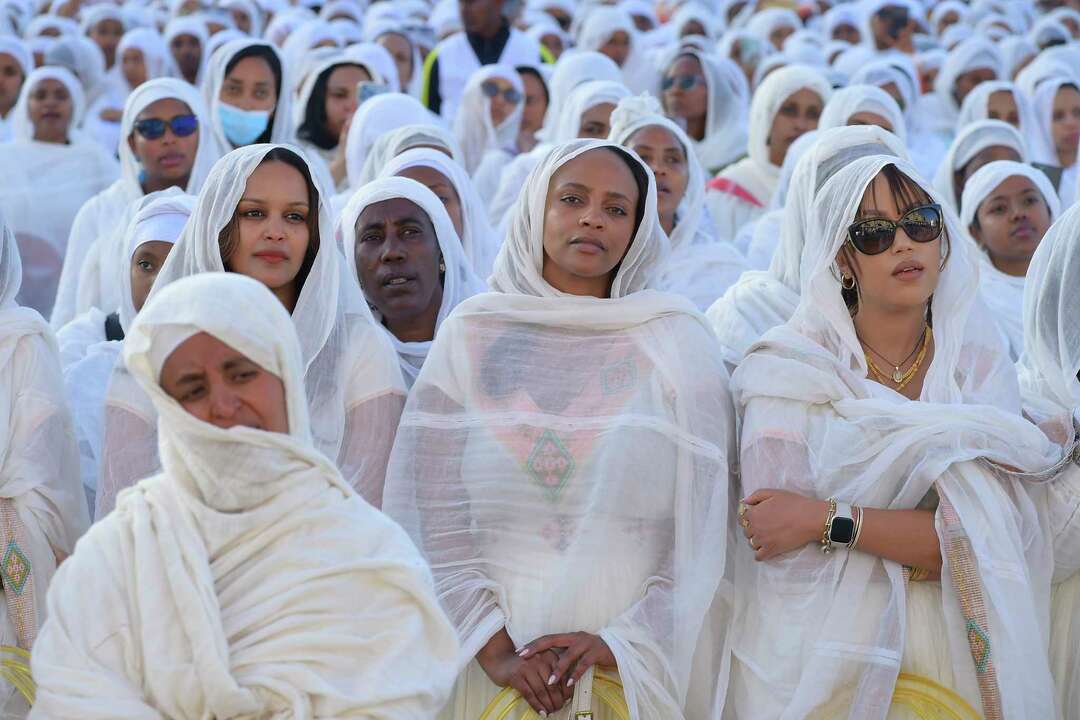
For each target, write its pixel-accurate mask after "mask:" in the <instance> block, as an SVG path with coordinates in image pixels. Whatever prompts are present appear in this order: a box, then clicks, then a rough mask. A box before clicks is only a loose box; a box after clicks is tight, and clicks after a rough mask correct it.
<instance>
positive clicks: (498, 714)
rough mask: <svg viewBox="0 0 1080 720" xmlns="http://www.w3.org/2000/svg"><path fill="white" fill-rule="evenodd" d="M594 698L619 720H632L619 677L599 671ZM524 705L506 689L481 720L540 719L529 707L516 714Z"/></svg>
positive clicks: (594, 688)
mask: <svg viewBox="0 0 1080 720" xmlns="http://www.w3.org/2000/svg"><path fill="white" fill-rule="evenodd" d="M593 697H594V698H596V699H597V700H598V701H599V703H600V704H602V705H604V706H605V707H607V708H608V709H609V710H611V711H612V712H613V713H614V714H615V717H617V718H619V720H630V709H629V708H628V707H627V705H626V698H624V697H623V693H622V683H621V682H619V679H618V676H617V675H609V674H607V673H604V672H600V671H597V673H596V677H595V678H594V679H593ZM523 704H524V700H523V698H522V697H521V693H519V692H518V691H517V690H514V689H513V688H510V687H508V688H505V689H504V690H503V691H502V692H500V693H499V694H498V695H496V696H495V699H494V700H492V701H491V704H490V705H488V707H487V709H486V710H484V712H483V714H482V715H480V720H537V718H539V717H540V716H539V715H538V714H537V712H536V711H535V710H533V709H531V708H529V707H528V706H527V705H526V707H525V711H524V713H522V714H520V715H518V714H516V713H517V712H520V708H519V706H520V705H523ZM595 704H596V703H595V702H594V705H595Z"/></svg>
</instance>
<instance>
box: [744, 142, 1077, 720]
mask: <svg viewBox="0 0 1080 720" xmlns="http://www.w3.org/2000/svg"><path fill="white" fill-rule="evenodd" d="M916 178H917V175H916V174H915V170H914V168H913V166H911V165H910V164H909V163H906V162H904V161H902V160H898V159H897V158H895V157H891V156H870V157H865V158H860V159H858V160H855V161H854V162H852V163H850V164H849V165H847V167H845V168H844V169H842V170H840V171H839V172H838V173H837V174H835V175H834V176H833V177H832V178H831V179H829V180H828V181H826V183H825V185H824V186H823V187H822V189H821V190H820V192H819V193H818V195H817V197H816V198H815V200H814V203H813V216H812V223H813V224H812V225H811V227H810V228H809V233H811V234H808V238H810V237H813V238H814V240H815V241H816V242H813V243H810V242H809V241H808V243H807V246H806V248H805V250H804V253H803V262H802V267H803V270H804V274H803V277H802V297H801V300H800V303H799V306H798V308H797V309H796V311H795V315H794V316H793V317H792V319H791V320H790V321H789V322H788V323H787V324H786V325H783V326H781V327H778V328H776V329H775V330H773V331H772V332H770V333H768V334H767V335H766V336H765V337H764V338H763V339H762V340H761V341H760V342H758V343H757V344H755V345H754V346H753V347H752V348H751V350H750V352H749V354H748V355H747V356H746V358H745V359H744V360H743V362H742V363H741V364H740V365H739V367H738V369H737V370H736V371H735V374H734V375H733V377H732V391H733V395H734V398H735V403H736V412H737V413H738V415H739V417H740V419H741V424H740V426H741V428H742V431H741V438H740V448H741V456H740V457H741V461H740V466H741V470H742V472H741V477H742V482H743V488H742V491H743V492H744V493H745V494H746V497H745V500H744V501H743V502H744V504H743V505H742V506H741V507H740V510H739V515H740V524H741V525H742V526H743V532H744V534H745V535H746V537H747V543H748V545H749V548H744V549H743V552H741V553H738V555H737V560H736V563H737V564H736V569H735V585H736V587H737V588H741V592H739V593H738V594H737V598H736V616H735V624H734V630H733V633H734V637H733V640H732V652H733V658H734V659H733V666H732V675H731V692H730V694H729V696H728V709H729V710H731V711H732V712H734V713H736V714H738V715H739V716H746V717H755V718H773V717H781V716H788V717H808V716H817V715H820V716H822V717H836V716H851V717H859V718H886V717H892V718H905V717H912V716H918V713H919V711H920V708H924V707H926V706H927V705H929V706H931V707H936V708H937V709H938V711H939V712H940V711H942V710H943V709H944V708H948V709H950V710H951V711H952V712H953V713H959V716H960V717H977V716H978V717H982V716H985V717H998V718H1014V717H1016V718H1019V717H1053V716H1054V689H1053V682H1052V679H1051V675H1050V670H1049V664H1048V661H1047V632H1048V627H1047V624H1048V623H1047V620H1048V597H1049V588H1050V577H1051V572H1052V570H1053V556H1052V549H1051V546H1050V543H1049V539H1048V537H1047V536H1046V534H1045V526H1044V520H1045V518H1044V517H1043V515H1042V514H1041V513H1040V511H1039V508H1038V507H1037V505H1036V503H1034V502H1033V501H1032V499H1031V498H1030V497H1029V496H1028V494H1027V486H1028V483H1026V482H1024V479H1023V477H1022V476H1020V475H1019V473H1021V472H1039V471H1043V470H1045V469H1046V468H1049V467H1052V466H1054V465H1055V463H1056V462H1057V461H1058V460H1059V459H1060V455H1061V452H1060V448H1059V447H1057V446H1055V445H1053V444H1052V443H1051V442H1050V441H1048V440H1047V438H1046V437H1045V436H1044V435H1043V434H1042V432H1040V431H1039V430H1038V429H1037V428H1036V427H1034V426H1033V425H1031V424H1030V423H1028V422H1027V421H1026V420H1025V419H1024V418H1023V417H1022V416H1021V415H1020V413H1019V394H1018V392H1017V386H1016V376H1015V372H1014V370H1013V366H1012V363H1011V362H1010V360H1009V358H1008V355H1007V353H1006V352H1005V349H1004V346H1003V344H1002V343H1001V340H1000V336H999V335H998V334H997V332H996V329H995V328H994V326H993V321H992V320H991V319H990V318H988V317H986V312H985V310H984V309H983V308H982V306H981V305H980V304H979V303H978V301H977V292H976V283H977V282H978V272H977V260H976V259H975V258H974V257H973V249H972V248H971V247H970V246H969V243H967V242H966V241H964V240H963V239H962V235H961V232H960V229H959V227H958V226H957V223H956V222H955V220H954V219H953V218H954V216H952V215H951V213H949V212H948V211H943V210H942V208H941V199H940V197H939V196H937V194H936V193H934V192H932V191H930V190H928V189H927V188H928V184H926V183H924V182H922V181H920V180H917V179H916ZM1013 473H1017V474H1013ZM987 528H993V530H992V531H989V532H988V531H987ZM894 691H895V693H896V694H895V698H894ZM954 716H955V715H954Z"/></svg>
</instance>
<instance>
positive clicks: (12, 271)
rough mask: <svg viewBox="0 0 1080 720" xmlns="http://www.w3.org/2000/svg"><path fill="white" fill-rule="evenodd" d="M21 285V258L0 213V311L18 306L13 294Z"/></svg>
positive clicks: (17, 291)
mask: <svg viewBox="0 0 1080 720" xmlns="http://www.w3.org/2000/svg"><path fill="white" fill-rule="evenodd" d="M20 286H22V259H21V258H20V257H19V245H18V243H17V242H16V241H15V233H14V231H12V229H11V228H9V227H8V226H7V223H5V222H4V216H3V214H2V213H0V311H4V310H11V309H13V308H16V307H18V305H17V304H16V303H15V296H16V295H18V294H19V288H20Z"/></svg>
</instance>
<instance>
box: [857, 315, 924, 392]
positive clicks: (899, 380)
mask: <svg viewBox="0 0 1080 720" xmlns="http://www.w3.org/2000/svg"><path fill="white" fill-rule="evenodd" d="M933 337H934V331H933V330H931V329H930V328H929V327H928V328H926V331H925V332H924V333H923V342H922V346H921V348H920V349H919V355H918V357H916V358H915V362H913V363H911V367H910V368H908V370H907V372H905V373H900V372H899V368H897V372H896V373H893V375H892V377H889V376H888V375H886V374H885V373H883V372H881V369H880V368H878V366H877V365H875V364H874V361H873V360H872V359H871V358H870V354H869V353H863V354H864V355H865V356H866V365H867V367H868V368H870V372H872V373H873V374H874V375H877V377H878V379H879V380H885V381H888V380H892V381H893V383H894V384H895V385H896V391H897V392H900V391H901V390H903V389H904V388H905V387H907V385H908V383H910V382H911V380H912V378H914V377H915V374H916V373H918V372H919V367H920V366H922V363H923V360H924V359H926V351H927V350H928V349H929V347H930V340H931V339H932V338H933Z"/></svg>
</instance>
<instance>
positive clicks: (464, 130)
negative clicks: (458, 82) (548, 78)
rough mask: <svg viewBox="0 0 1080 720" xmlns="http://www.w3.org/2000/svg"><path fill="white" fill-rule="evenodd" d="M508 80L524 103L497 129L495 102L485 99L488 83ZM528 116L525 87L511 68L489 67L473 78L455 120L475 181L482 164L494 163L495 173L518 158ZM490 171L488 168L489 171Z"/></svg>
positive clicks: (462, 147) (463, 158)
mask: <svg viewBox="0 0 1080 720" xmlns="http://www.w3.org/2000/svg"><path fill="white" fill-rule="evenodd" d="M495 79H499V80H505V81H506V82H508V83H510V86H511V87H512V88H513V89H514V90H516V91H517V92H518V93H519V95H520V96H521V99H520V100H518V102H517V104H516V105H514V108H513V110H511V111H510V114H509V115H507V116H506V117H505V118H504V119H503V121H502V122H501V123H499V124H498V126H496V125H495V124H494V122H493V121H492V118H491V98H489V97H486V96H485V95H484V91H483V86H484V83H486V82H488V81H489V80H495ZM524 112H525V86H524V85H523V84H522V81H521V76H520V75H518V74H517V70H515V69H514V68H513V67H511V66H509V65H485V66H484V67H482V68H480V69H479V70H477V71H476V72H474V73H473V74H472V75H471V76H470V77H469V81H468V82H467V83H465V89H464V90H463V91H462V93H461V104H460V105H459V106H458V111H457V115H456V116H455V117H454V135H456V136H457V139H458V145H460V146H461V155H462V165H464V166H465V169H466V170H467V171H468V173H469V175H470V176H471V177H474V178H477V180H480V172H481V164H490V163H494V164H495V167H494V168H492V169H489V170H488V172H492V171H494V170H499V171H501V169H502V167H503V166H505V165H506V163H507V162H508V161H509V159H510V158H512V157H513V156H514V155H516V154H517V145H516V143H517V136H518V132H520V130H521V118H522V115H523V113H524ZM485 169H487V168H485ZM494 180H495V183H494V184H495V187H492V188H491V189H490V190H491V192H490V194H487V195H484V194H483V192H481V197H492V196H494V194H495V191H496V190H498V182H497V181H498V174H496V175H495V178H494Z"/></svg>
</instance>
